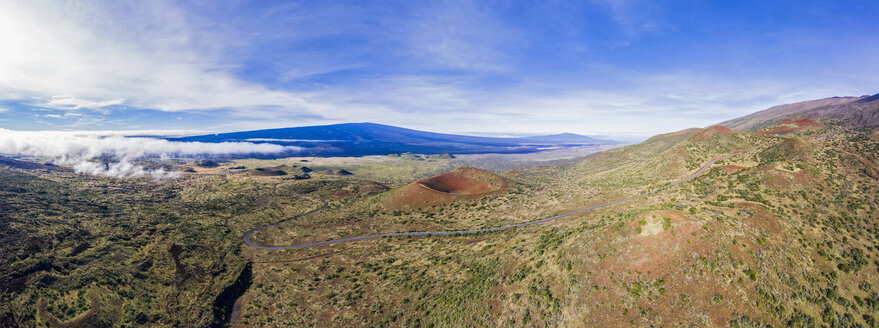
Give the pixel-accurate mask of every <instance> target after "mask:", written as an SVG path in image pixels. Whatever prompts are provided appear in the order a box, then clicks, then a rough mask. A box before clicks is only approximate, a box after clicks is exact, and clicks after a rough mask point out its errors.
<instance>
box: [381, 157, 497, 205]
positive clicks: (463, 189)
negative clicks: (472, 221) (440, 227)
mask: <svg viewBox="0 0 879 328" xmlns="http://www.w3.org/2000/svg"><path fill="white" fill-rule="evenodd" d="M506 187H507V184H506V181H504V179H503V178H501V177H500V176H498V175H497V174H494V173H491V172H488V171H484V170H479V169H475V168H465V167H461V168H458V169H455V170H454V171H451V172H446V173H443V174H440V175H437V176H434V177H432V178H428V179H423V180H418V181H415V182H413V183H410V184H408V185H406V186H405V187H402V188H400V189H398V190H396V191H394V192H393V193H392V194H391V195H390V197H389V198H388V200H387V201H386V202H385V206H386V207H388V208H402V207H428V206H432V205H442V204H448V203H452V202H456V201H460V200H468V199H477V198H481V197H484V196H487V195H491V194H496V193H498V192H501V191H503V190H505V189H506Z"/></svg>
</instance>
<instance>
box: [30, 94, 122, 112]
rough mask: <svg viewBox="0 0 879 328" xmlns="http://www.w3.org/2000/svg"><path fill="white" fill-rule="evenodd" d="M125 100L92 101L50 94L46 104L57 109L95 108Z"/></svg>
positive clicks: (117, 103)
mask: <svg viewBox="0 0 879 328" xmlns="http://www.w3.org/2000/svg"><path fill="white" fill-rule="evenodd" d="M124 102H125V99H122V98H119V99H111V100H104V101H93V100H86V99H80V98H77V97H74V96H71V95H58V96H52V99H51V100H49V102H48V103H47V105H49V106H52V107H55V108H59V109H81V108H89V109H97V108H101V107H107V106H113V105H121V104H123V103H124Z"/></svg>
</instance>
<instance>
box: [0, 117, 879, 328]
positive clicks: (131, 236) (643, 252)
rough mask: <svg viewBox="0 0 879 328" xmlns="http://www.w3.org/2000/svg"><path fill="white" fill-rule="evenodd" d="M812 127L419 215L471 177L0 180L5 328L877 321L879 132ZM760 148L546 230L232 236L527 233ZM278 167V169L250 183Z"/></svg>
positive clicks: (567, 173)
mask: <svg viewBox="0 0 879 328" xmlns="http://www.w3.org/2000/svg"><path fill="white" fill-rule="evenodd" d="M803 122H805V121H802V120H800V121H796V120H793V121H785V122H783V123H782V124H784V126H783V128H779V127H767V128H766V129H764V130H761V131H755V132H738V131H733V130H729V129H726V128H723V127H710V128H707V129H690V130H684V131H680V132H675V133H670V134H664V135H658V136H656V137H653V138H651V139H649V140H647V141H645V142H643V143H641V144H638V145H632V146H626V147H621V148H616V149H611V150H607V151H603V152H600V153H595V154H592V155H589V156H586V157H583V158H579V159H577V160H569V161H564V162H559V163H555V165H551V166H531V167H529V168H523V169H517V170H511V171H507V170H493V171H494V173H493V174H491V175H485V176H486V177H489V178H490V179H488V180H479V179H475V178H474V179H472V180H474V181H476V182H474V183H477V182H478V183H480V185H479V186H481V187H484V186H483V185H492V183H493V184H494V185H497V186H500V185H501V184H502V185H503V188H489V189H491V192H484V190H482V189H479V190H480V192H479V193H471V194H468V195H467V197H448V195H443V196H444V197H446V198H444V199H443V201H438V202H429V201H427V202H420V203H419V205H418V206H397V205H399V204H400V203H399V202H398V201H397V200H399V197H401V193H404V192H405V191H406V190H407V188H410V189H411V188H414V187H412V186H413V185H412V183H413V182H417V181H428V182H430V181H434V182H436V181H441V182H444V183H445V184H434V185H429V186H433V189H431V190H434V191H436V190H438V188H439V189H442V188H445V187H448V186H450V185H451V182H449V181H452V182H455V183H458V182H460V181H465V180H466V179H461V180H460V181H459V180H454V179H451V178H450V177H457V176H453V175H445V176H442V177H443V178H441V179H439V180H437V178H435V179H434V180H431V179H430V177H432V176H435V175H438V174H440V173H442V172H447V171H452V170H453V169H454V168H455V163H457V162H454V161H455V160H456V159H454V158H450V157H451V156H448V157H445V156H438V157H426V156H415V155H411V156H410V155H407V156H397V157H387V158H383V159H377V158H375V157H371V158H363V159H354V158H348V159H337V160H335V159H313V158H309V159H302V158H290V159H280V160H254V159H248V160H236V161H230V162H223V163H220V164H219V165H218V166H217V167H195V166H193V167H194V168H195V169H194V171H197V172H189V173H186V174H184V176H183V177H182V178H181V179H179V180H174V181H163V182H154V181H152V180H149V179H112V178H99V177H89V176H83V175H77V174H74V173H71V172H65V171H57V170H54V171H48V170H45V169H40V168H30V169H29V168H12V167H0V176H2V179H0V199H3V201H2V202H0V238H2V246H0V247H3V251H2V252H0V259H2V263H3V265H2V266H0V277H2V279H0V282H2V283H3V285H2V286H0V288H2V289H0V292H2V294H0V326H10V327H14V326H76V325H87V326H125V327H135V326H202V327H204V326H226V325H231V326H234V327H287V326H304V327H327V326H378V327H382V326H390V327H460V326H486V327H497V326H608V327H610V326H624V325H632V326H651V325H652V326H738V327H755V326H759V327H763V326H775V327H778V326H798V327H822V326H827V327H858V326H863V327H870V326H875V325H876V316H877V315H879V313H877V311H879V287H877V286H879V244H877V243H876V239H877V236H879V228H877V227H879V222H877V220H879V170H877V167H879V158H877V155H876V154H877V153H879V132H877V130H876V129H875V128H860V129H847V128H844V127H843V126H841V125H839V124H836V125H834V124H833V123H832V122H826V123H825V122H822V123H825V124H823V125H822V124H812V123H814V122H812V123H810V122H811V121H809V122H805V123H803ZM782 132H783V133H782ZM755 146H759V147H760V148H758V149H755V150H753V151H749V152H743V153H740V154H738V155H735V156H733V157H730V158H728V159H725V160H721V161H718V162H717V163H715V164H714V165H713V166H712V167H711V168H710V169H709V170H706V171H705V173H704V174H702V175H700V176H698V177H696V178H694V179H692V180H689V181H687V182H684V183H682V184H680V185H677V186H674V187H671V188H668V189H665V190H662V191H659V192H656V193H653V194H650V195H648V196H645V197H642V198H636V199H632V200H629V201H626V202H622V203H618V204H615V205H612V206H607V207H603V208H600V209H596V210H593V211H587V212H583V213H580V214H578V215H575V216H572V217H568V218H565V219H561V220H558V221H553V222H551V223H547V224H542V225H535V226H529V227H525V228H520V229H512V230H507V231H503V232H494V233H481V234H473V235H457V236H447V237H425V238H384V239H373V240H365V241H358V242H353V243H343V244H335V245H329V246H319V247H312V248H304V249H293V250H261V249H254V248H251V247H247V246H244V245H243V244H242V242H241V236H242V234H243V233H244V231H247V230H248V229H250V228H252V227H255V226H258V225H262V224H266V223H270V222H275V221H278V220H279V219H281V218H285V217H290V216H293V215H296V214H298V213H302V212H306V211H309V210H311V209H313V208H315V207H317V206H319V205H320V203H319V202H318V201H316V200H313V199H304V198H299V197H291V196H285V195H290V194H294V193H297V194H308V195H315V196H319V197H321V198H323V199H326V200H328V201H329V205H328V206H327V208H325V209H323V210H321V211H318V212H316V213H313V214H311V215H308V216H303V217H301V218H297V219H296V220H293V221H290V222H286V223H283V224H280V225H278V226H275V227H270V228H267V229H263V230H260V231H259V232H257V233H256V234H254V235H253V237H252V238H253V239H254V240H258V241H259V242H261V243H264V244H268V245H293V244H299V243H305V242H314V241H323V240H329V239H335V238H344V237H351V236H358V235H364V234H373V233H385V232H403V231H424V230H460V229H474V228H486V227H496V226H502V225H508V224H515V223H520V222H527V221H533V220H538V219H542V218H546V217H549V216H553V215H558V214H561V213H566V212H569V211H572V210H576V209H579V208H583V207H587V206H590V205H594V204H600V203H605V202H608V201H613V200H617V199H621V198H625V197H628V196H631V195H636V194H640V193H642V192H645V191H650V190H655V189H657V188H660V187H662V186H665V185H667V184H669V183H672V182H675V181H677V180H679V179H681V178H683V177H685V176H687V175H689V174H691V173H692V172H695V171H696V170H698V169H699V168H700V167H701V166H702V165H704V164H705V163H706V162H708V161H710V160H712V159H715V158H718V157H721V156H724V155H727V154H731V153H735V152H737V151H741V150H744V149H748V148H751V147H755ZM409 157H411V158H409ZM303 160H304V161H303ZM305 161H308V162H305ZM389 162H390V163H393V164H394V165H393V166H392V167H389V166H388V163H389ZM304 166H307V167H308V168H309V170H310V171H309V172H303V170H302V167H304ZM258 168H267V169H265V170H261V171H260V170H257V169H258ZM269 170H274V171H283V172H285V174H272V175H263V174H253V173H254V172H267V171H269ZM294 170H295V172H294ZM340 170H344V171H345V172H348V173H350V174H338V172H340ZM467 170H471V169H467ZM459 172H469V171H466V170H465V171H459ZM294 173H295V174H305V173H308V174H309V178H308V179H292V178H291V175H293V174H294ZM486 173H487V172H486ZM480 174H482V173H480ZM495 174H496V175H495ZM495 177H497V179H498V180H495ZM275 184H277V192H278V194H277V195H276V194H273V193H272V186H273V185H275ZM494 185H492V186H494ZM407 186H408V187H407ZM454 187H455V188H454V190H465V189H467V188H468V186H460V185H458V184H455V185H454ZM422 188H423V187H422ZM486 188H487V187H486ZM486 188H483V189H485V190H488V189H486ZM447 189H448V188H447ZM450 190H451V189H450ZM437 193H438V194H452V191H449V190H439V191H437ZM425 195H428V193H425V194H424V195H421V196H424V197H427V196H425ZM389 204H390V205H389ZM391 205H393V206H391Z"/></svg>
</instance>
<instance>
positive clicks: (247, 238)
mask: <svg viewBox="0 0 879 328" xmlns="http://www.w3.org/2000/svg"><path fill="white" fill-rule="evenodd" d="M757 148H760V146H757V147H751V148H748V149H745V150H741V151H737V152H735V153H732V154H729V155H726V156H723V157H718V158H715V159H713V160H711V161H710V162H708V163H707V164H705V165H704V166H702V167H701V168H700V169H699V170H698V171H696V172H695V173H693V174H691V175H689V176H687V177H686V178H683V179H681V180H678V181H676V182H673V183H670V184H668V185H665V186H663V187H661V188H658V189H655V190H651V191H647V192H644V193H640V194H637V195H634V196H629V197H626V198H623V199H618V200H615V201H612V202H608V203H604V204H598V205H592V206H589V207H585V208H581V209H579V210H576V211H573V212H568V213H565V214H560V215H556V216H553V217H548V218H545V219H541V220H537V221H530V222H523V223H519V224H514V225H508V226H502V227H495V228H485V229H474V230H456V231H413V232H394V233H383V234H376V235H364V236H357V237H349V238H342V239H333V240H327V241H321V242H315V243H305V244H298V245H284V246H263V245H259V244H257V243H254V242H253V241H252V240H250V235H252V234H253V233H254V232H257V231H259V230H262V229H265V228H268V227H271V226H276V225H278V224H281V223H284V222H287V221H290V220H293V219H296V218H299V217H302V216H305V215H308V214H311V213H314V212H317V211H319V210H321V209H323V208H324V207H327V201H326V200H324V199H323V198H320V197H317V196H312V195H303V194H292V195H289V196H296V197H307V198H313V199H317V200H319V201H321V202H322V203H323V204H322V205H321V206H320V207H318V208H315V209H313V210H311V211H308V212H305V213H302V214H299V215H296V216H293V217H290V218H287V219H284V220H281V221H278V222H275V223H270V224H266V225H261V226H259V227H256V228H253V229H250V230H247V232H245V233H244V243H245V244H247V245H250V246H251V247H254V248H258V249H295V248H305V247H314V246H321V245H330V244H338V243H346V242H352V241H358V240H364V239H374V238H385V237H429V236H448V235H464V234H474V233H480V232H492V231H503V230H508V229H515V228H521V227H525V226H530V225H535V224H541V223H546V222H550V221H554V220H558V219H561V218H566V217H569V216H572V215H575V214H578V213H581V212H586V211H590V210H594V209H598V208H602V207H605V206H610V205H614V204H617V203H621V202H624V201H627V200H630V199H633V198H638V197H643V196H646V195H649V194H652V193H655V192H658V191H662V190H664V189H668V188H671V187H674V186H677V185H679V184H681V183H684V182H686V181H688V180H690V179H692V178H695V177H697V176H699V175H700V174H702V173H703V172H705V171H706V170H708V168H710V167H711V165H713V164H714V163H715V162H717V161H720V160H724V159H727V158H730V157H732V156H735V155H738V154H741V153H744V152H749V151H752V150H754V149H757ZM277 187H278V184H275V185H274V186H272V192H273V193H275V194H276V195H277V194H278V192H277Z"/></svg>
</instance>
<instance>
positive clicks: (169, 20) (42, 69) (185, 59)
mask: <svg viewBox="0 0 879 328" xmlns="http://www.w3.org/2000/svg"><path fill="white" fill-rule="evenodd" d="M192 15H193V14H192V13H184V12H183V11H182V10H180V9H179V8H177V7H176V6H174V5H171V4H168V3H166V2H164V1H147V2H133V3H126V4H123V3H121V2H100V1H99V2H94V3H90V4H88V5H85V4H78V3H75V2H64V1H62V2H49V1H39V0H36V1H18V2H12V1H4V2H0V44H3V51H0V98H3V99H9V98H12V97H16V98H24V99H44V101H45V102H48V104H49V105H51V106H55V107H59V108H66V109H81V108H100V107H105V106H110V105H126V106H132V107H140V108H156V109H161V110H166V111H179V110H191V109H195V110H197V109H212V108H230V107H238V108H248V107H260V106H279V107H283V108H284V109H286V110H287V111H290V110H297V111H301V112H304V113H309V112H310V110H311V109H321V108H326V107H322V106H321V105H315V106H311V105H310V103H309V101H308V100H306V97H304V96H303V95H298V94H294V93H290V92H284V91H276V90H270V89H267V88H266V87H264V86H261V85H258V84H254V83H250V82H246V81H242V80H240V79H238V78H236V77H235V76H234V75H233V74H231V73H230V71H231V70H232V69H233V67H232V66H229V65H228V64H226V63H224V62H223V60H222V55H221V50H222V47H223V44H224V42H223V39H219V37H216V38H217V39H216V40H212V39H211V38H214V37H215V36H213V35H212V34H211V31H210V30H208V29H207V28H205V27H203V26H199V25H198V23H197V22H199V21H200V20H199V19H197V17H192ZM212 41H217V42H212ZM225 43H230V42H228V41H226V42H225ZM59 95H63V96H59Z"/></svg>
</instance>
